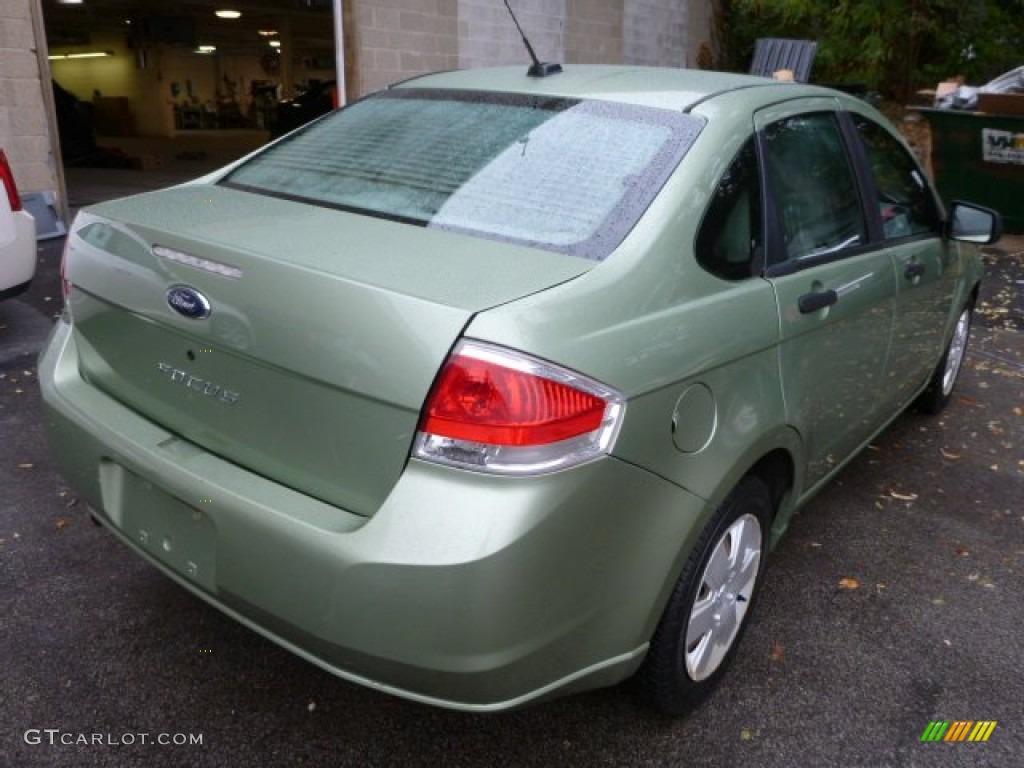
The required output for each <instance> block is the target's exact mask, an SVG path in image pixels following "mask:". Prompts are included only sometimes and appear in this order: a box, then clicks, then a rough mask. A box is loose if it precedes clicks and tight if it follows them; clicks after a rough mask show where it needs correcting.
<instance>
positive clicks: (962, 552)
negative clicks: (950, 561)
mask: <svg viewBox="0 0 1024 768" xmlns="http://www.w3.org/2000/svg"><path fill="white" fill-rule="evenodd" d="M955 552H956V553H957V554H958V555H959V556H960V557H967V556H968V555H969V554H971V552H970V550H969V549H967V547H965V546H964V545H963V544H957V545H956V550H955Z"/></svg>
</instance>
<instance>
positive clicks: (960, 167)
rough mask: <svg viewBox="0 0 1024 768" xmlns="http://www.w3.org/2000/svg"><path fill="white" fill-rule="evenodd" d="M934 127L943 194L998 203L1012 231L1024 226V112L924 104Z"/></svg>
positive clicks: (937, 175)
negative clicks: (994, 111)
mask: <svg viewBox="0 0 1024 768" xmlns="http://www.w3.org/2000/svg"><path fill="white" fill-rule="evenodd" d="M917 111H918V112H920V113H921V114H922V115H923V116H924V117H925V118H926V119H927V120H928V124H929V126H930V127H931V132H932V157H931V160H932V169H933V171H934V173H935V182H936V184H937V185H938V188H939V193H940V194H941V195H942V199H943V200H944V201H945V202H946V204H947V205H948V204H949V202H950V201H951V200H967V201H970V202H972V203H977V204H978V205H985V206H988V207H989V208H994V209H995V210H997V211H999V213H1001V214H1002V216H1003V228H1004V229H1005V230H1006V231H1007V232H1024V116H1021V117H1017V116H1013V115H994V114H987V113H984V112H961V111H957V110H952V109H918V110H917Z"/></svg>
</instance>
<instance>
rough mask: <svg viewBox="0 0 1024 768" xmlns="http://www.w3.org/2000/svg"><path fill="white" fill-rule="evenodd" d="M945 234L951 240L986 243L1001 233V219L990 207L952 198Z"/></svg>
mask: <svg viewBox="0 0 1024 768" xmlns="http://www.w3.org/2000/svg"><path fill="white" fill-rule="evenodd" d="M946 234H947V235H948V236H949V237H950V238H952V239H953V240H960V241H963V242H965V243H977V244H978V245H988V244H989V243H994V242H995V241H996V240H998V239H999V238H1000V237H1002V235H1003V219H1002V217H1001V216H1000V215H999V214H998V213H997V212H996V211H993V210H992V209H991V208H982V207H981V206H980V205H973V204H971V203H965V202H962V201H960V200H954V201H953V203H952V205H950V209H949V220H948V221H947V222H946Z"/></svg>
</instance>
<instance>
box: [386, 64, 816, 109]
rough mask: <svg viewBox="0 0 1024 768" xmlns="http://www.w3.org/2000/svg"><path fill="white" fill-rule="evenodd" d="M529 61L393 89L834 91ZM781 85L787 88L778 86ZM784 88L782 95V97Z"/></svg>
mask: <svg viewBox="0 0 1024 768" xmlns="http://www.w3.org/2000/svg"><path fill="white" fill-rule="evenodd" d="M526 70H527V65H526V64H523V65H521V66H512V67H491V68H485V69H470V70H456V71H451V72H439V73H436V74H429V75H422V76H420V77H416V78H412V79H410V80H406V81H404V82H402V83H398V84H396V85H394V86H393V87H394V88H446V89H457V90H473V91H498V92H505V93H527V94H533V95H544V96H562V97H568V98H578V99H601V100H603V101H617V102H622V103H624V104H637V105H641V106H648V107H659V108H662V109H672V110H680V111H687V110H689V109H692V108H693V107H695V106H696V105H697V104H699V103H701V102H704V101H707V100H709V99H712V98H714V97H715V96H718V95H720V94H724V93H732V92H735V91H739V90H746V91H748V92H749V94H750V96H751V97H752V100H753V101H754V102H762V103H765V104H767V103H772V102H775V101H779V100H780V97H781V98H792V97H796V96H801V95H808V96H810V95H822V94H823V93H827V94H830V95H835V94H834V92H832V91H829V90H827V89H822V88H818V87H815V86H807V85H800V84H797V83H786V82H781V81H778V80H772V79H770V78H766V77H756V76H754V75H738V74H732V73H727V72H708V71H704V70H697V69H671V68H668V67H637V66H592V65H574V64H567V65H566V66H565V67H564V70H563V71H562V72H560V73H558V74H554V75H549V76H547V77H530V76H528V75H527V74H526ZM780 89H787V90H785V91H781V90H780ZM783 93H785V95H784V96H783Z"/></svg>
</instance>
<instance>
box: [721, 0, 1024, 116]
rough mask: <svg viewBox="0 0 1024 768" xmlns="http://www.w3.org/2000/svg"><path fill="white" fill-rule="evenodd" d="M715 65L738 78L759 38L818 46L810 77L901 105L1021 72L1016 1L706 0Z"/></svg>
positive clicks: (1023, 34)
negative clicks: (923, 91)
mask: <svg viewBox="0 0 1024 768" xmlns="http://www.w3.org/2000/svg"><path fill="white" fill-rule="evenodd" d="M713 6H714V12H715V26H716V37H717V41H716V42H717V48H718V51H717V52H718V61H717V65H718V66H719V67H721V68H724V69H731V70H738V71H746V70H747V69H748V68H749V66H750V60H751V58H752V56H753V50H754V43H755V41H756V40H757V38H759V37H791V38H800V39H809V40H817V41H818V54H817V57H816V59H815V61H814V69H813V72H812V78H813V80H814V81H815V82H819V83H830V84H859V85H864V86H867V87H868V88H870V89H872V90H876V91H879V92H880V93H882V94H883V95H884V96H886V97H888V98H895V99H901V100H905V99H907V98H908V97H909V96H910V95H911V94H912V93H913V92H914V91H915V90H917V89H919V88H925V87H934V85H935V84H936V83H937V82H939V81H940V80H944V79H946V78H947V77H951V76H955V75H963V76H964V77H965V78H966V80H967V82H968V83H972V84H976V85H980V84H983V83H985V82H988V81H989V80H991V79H992V78H994V77H996V76H997V75H999V74H1001V73H1003V72H1006V71H1008V70H1010V69H1013V68H1014V67H1017V66H1021V65H1024V0H968V1H967V2H964V0H713Z"/></svg>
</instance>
